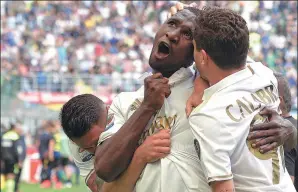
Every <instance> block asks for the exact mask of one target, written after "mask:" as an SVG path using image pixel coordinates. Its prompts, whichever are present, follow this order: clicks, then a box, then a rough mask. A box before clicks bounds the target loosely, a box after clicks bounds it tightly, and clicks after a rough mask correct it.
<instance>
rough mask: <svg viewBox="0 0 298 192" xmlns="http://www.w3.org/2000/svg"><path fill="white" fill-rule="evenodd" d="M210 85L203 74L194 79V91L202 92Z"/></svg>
mask: <svg viewBox="0 0 298 192" xmlns="http://www.w3.org/2000/svg"><path fill="white" fill-rule="evenodd" d="M208 87H209V83H208V82H207V81H206V80H204V79H203V78H202V77H201V76H198V77H197V78H196V79H195V81H194V92H196V93H202V92H204V90H205V89H207V88H208Z"/></svg>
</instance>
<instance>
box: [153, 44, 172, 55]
mask: <svg viewBox="0 0 298 192" xmlns="http://www.w3.org/2000/svg"><path fill="white" fill-rule="evenodd" d="M169 54H170V45H169V44H167V43H166V42H163V41H162V42H160V43H159V45H158V49H157V54H156V57H157V58H158V59H164V58H166V57H167V56H168V55H169Z"/></svg>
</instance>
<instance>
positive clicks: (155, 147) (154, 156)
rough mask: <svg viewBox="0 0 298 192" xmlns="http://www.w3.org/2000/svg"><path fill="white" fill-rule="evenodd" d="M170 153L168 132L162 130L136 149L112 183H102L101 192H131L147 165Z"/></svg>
mask: <svg viewBox="0 0 298 192" xmlns="http://www.w3.org/2000/svg"><path fill="white" fill-rule="evenodd" d="M169 153H170V132H169V130H162V131H160V132H158V133H156V134H155V135H152V136H150V137H148V138H147V139H146V140H145V141H144V143H143V144H142V145H141V146H140V147H138V149H137V150H136V152H135V153H134V156H133V159H132V161H131V163H130V165H129V166H128V168H127V170H126V171H125V172H124V173H123V174H122V175H121V176H120V177H119V179H117V180H116V181H114V182H111V183H104V184H103V187H102V189H101V190H102V191H103V192H132V191H133V189H134V187H135V184H136V182H137V180H138V179H139V177H140V175H141V173H142V171H143V169H144V168H145V166H146V164H147V163H150V162H154V161H156V160H158V159H161V158H163V157H165V156H167V155H168V154H169Z"/></svg>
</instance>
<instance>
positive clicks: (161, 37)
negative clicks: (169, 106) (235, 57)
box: [95, 10, 194, 182]
mask: <svg viewBox="0 0 298 192" xmlns="http://www.w3.org/2000/svg"><path fill="white" fill-rule="evenodd" d="M181 13H182V14H181ZM181 13H180V14H177V16H176V19H175V20H172V21H171V22H166V23H165V24H163V25H162V26H161V28H160V30H159V31H158V33H157V34H156V36H155V41H154V46H153V49H152V53H151V56H150V59H149V64H150V66H151V67H152V68H153V69H154V70H155V72H160V73H155V74H154V75H152V76H150V77H148V78H146V79H145V93H144V100H143V102H142V104H141V106H140V107H139V108H138V109H137V110H136V111H135V112H134V114H133V115H132V116H131V117H130V118H129V119H128V120H127V121H126V123H125V124H124V125H123V126H122V127H121V129H120V130H119V131H118V132H117V133H115V135H113V137H111V138H109V139H108V140H106V141H105V142H104V143H103V144H102V145H100V146H98V147H97V150H96V153H95V170H96V173H97V176H98V177H100V178H101V179H103V180H104V181H106V182H111V181H114V180H116V179H117V178H118V177H119V176H120V174H121V173H123V172H124V171H125V170H126V168H127V167H128V165H129V163H130V161H131V159H132V157H133V154H134V152H135V150H136V148H137V147H138V140H139V138H140V136H141V134H142V133H143V130H144V128H145V127H146V125H147V123H148V122H149V120H150V118H151V117H152V116H153V115H154V114H155V112H156V111H157V110H159V109H160V108H161V107H162V105H163V102H164V99H165V98H166V97H168V96H169V95H170V87H169V85H168V79H167V78H164V77H170V76H171V75H172V74H173V73H175V72H176V71H177V70H178V69H180V68H181V67H188V66H190V65H191V64H192V62H193V60H192V59H189V58H192V52H193V46H192V37H191V31H192V28H190V27H191V26H190V25H191V24H192V23H190V22H189V19H191V18H194V14H192V13H191V12H189V11H188V10H184V11H181ZM161 41H163V42H165V43H166V44H167V45H168V46H169V54H160V53H159V51H160V50H159V48H158V45H159V43H160V42H161Z"/></svg>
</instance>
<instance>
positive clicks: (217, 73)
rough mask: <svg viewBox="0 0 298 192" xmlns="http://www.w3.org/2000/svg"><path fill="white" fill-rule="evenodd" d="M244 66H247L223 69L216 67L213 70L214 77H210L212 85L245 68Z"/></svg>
mask: <svg viewBox="0 0 298 192" xmlns="http://www.w3.org/2000/svg"><path fill="white" fill-rule="evenodd" d="M244 68H245V66H243V67H240V68H238V69H229V70H222V69H219V68H218V67H215V69H213V70H212V71H213V72H212V74H213V75H212V77H210V78H209V79H208V81H209V84H210V86H212V85H214V84H216V83H218V82H219V81H221V80H223V79H224V78H226V77H228V76H230V75H232V74H234V73H237V72H239V71H241V70H243V69H244Z"/></svg>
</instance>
